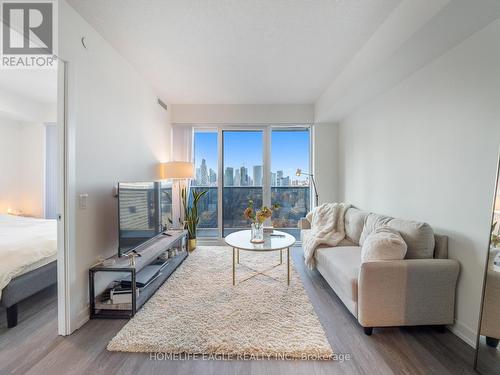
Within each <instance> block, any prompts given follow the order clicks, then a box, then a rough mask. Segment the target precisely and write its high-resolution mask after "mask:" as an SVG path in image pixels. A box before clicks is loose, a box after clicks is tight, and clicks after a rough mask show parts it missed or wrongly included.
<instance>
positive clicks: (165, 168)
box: [161, 161, 194, 229]
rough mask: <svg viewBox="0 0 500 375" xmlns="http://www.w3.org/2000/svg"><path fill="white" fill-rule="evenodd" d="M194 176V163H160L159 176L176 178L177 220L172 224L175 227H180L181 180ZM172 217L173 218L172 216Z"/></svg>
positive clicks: (169, 178) (170, 178)
mask: <svg viewBox="0 0 500 375" xmlns="http://www.w3.org/2000/svg"><path fill="white" fill-rule="evenodd" d="M193 177H194V164H193V163H191V162H187V161H169V162H167V163H162V164H161V178H162V179H164V180H177V198H178V205H179V206H178V207H179V216H178V218H177V219H178V220H175V221H174V220H172V221H173V222H177V223H176V224H174V226H175V228H176V229H182V227H183V225H182V220H183V217H182V207H181V206H182V203H181V181H182V180H189V179H192V178H193ZM172 219H173V218H172Z"/></svg>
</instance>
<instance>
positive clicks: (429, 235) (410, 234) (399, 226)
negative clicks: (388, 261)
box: [387, 219, 435, 259]
mask: <svg viewBox="0 0 500 375" xmlns="http://www.w3.org/2000/svg"><path fill="white" fill-rule="evenodd" d="M387 225H388V226H389V227H390V228H392V229H395V230H397V231H398V232H399V234H401V237H403V239H404V240H405V242H406V245H408V251H407V252H406V258H407V259H431V258H433V256H434V245H435V239H434V231H433V230H432V227H431V226H430V225H429V224H427V223H420V222H416V221H411V220H403V219H392V220H391V221H389V223H388V224H387Z"/></svg>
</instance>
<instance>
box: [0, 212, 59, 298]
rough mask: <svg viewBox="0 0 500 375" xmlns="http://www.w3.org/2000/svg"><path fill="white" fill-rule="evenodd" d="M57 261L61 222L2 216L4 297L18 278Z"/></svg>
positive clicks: (0, 250) (0, 258) (0, 253)
mask: <svg viewBox="0 0 500 375" xmlns="http://www.w3.org/2000/svg"><path fill="white" fill-rule="evenodd" d="M56 257H57V222H56V221H55V220H44V219H33V218H27V217H20V216H12V215H0V297H1V295H2V294H1V293H2V290H3V288H5V286H7V284H8V283H9V282H10V281H11V280H12V279H13V278H15V277H17V276H20V275H22V274H24V273H27V272H29V271H32V270H34V269H36V268H38V267H42V266H43V265H45V264H48V263H50V262H51V261H53V260H55V259H56Z"/></svg>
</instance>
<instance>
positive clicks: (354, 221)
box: [344, 207, 369, 245]
mask: <svg viewBox="0 0 500 375" xmlns="http://www.w3.org/2000/svg"><path fill="white" fill-rule="evenodd" d="M368 214H369V212H366V211H361V210H358V209H357V208H354V207H351V208H349V209H348V210H347V211H346V212H345V217H344V222H345V235H346V238H347V239H348V240H349V241H351V242H353V243H354V244H356V245H359V238H360V237H361V232H362V231H363V227H364V226H365V220H366V217H367V216H368Z"/></svg>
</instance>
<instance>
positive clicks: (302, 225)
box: [297, 217, 311, 229]
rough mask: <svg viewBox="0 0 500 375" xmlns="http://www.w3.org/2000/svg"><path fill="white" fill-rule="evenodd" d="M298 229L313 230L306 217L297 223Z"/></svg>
mask: <svg viewBox="0 0 500 375" xmlns="http://www.w3.org/2000/svg"><path fill="white" fill-rule="evenodd" d="M297 227H298V228H299V229H311V223H310V222H309V220H307V219H306V218H305V217H303V218H301V219H299V222H298V223H297Z"/></svg>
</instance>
